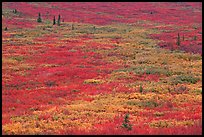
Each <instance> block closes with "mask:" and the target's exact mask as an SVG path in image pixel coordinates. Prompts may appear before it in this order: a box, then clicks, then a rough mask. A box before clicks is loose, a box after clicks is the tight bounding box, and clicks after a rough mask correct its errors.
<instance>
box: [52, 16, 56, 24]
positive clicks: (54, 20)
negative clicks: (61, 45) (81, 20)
mask: <svg viewBox="0 0 204 137" xmlns="http://www.w3.org/2000/svg"><path fill="white" fill-rule="evenodd" d="M55 24H56V22H55V16H54V19H53V25H55Z"/></svg>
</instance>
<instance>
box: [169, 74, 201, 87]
mask: <svg viewBox="0 0 204 137" xmlns="http://www.w3.org/2000/svg"><path fill="white" fill-rule="evenodd" d="M198 80H199V78H196V77H193V76H190V75H179V76H176V77H174V78H172V80H171V81H172V84H176V85H177V84H179V83H180V84H182V83H191V84H195V83H197V82H198Z"/></svg>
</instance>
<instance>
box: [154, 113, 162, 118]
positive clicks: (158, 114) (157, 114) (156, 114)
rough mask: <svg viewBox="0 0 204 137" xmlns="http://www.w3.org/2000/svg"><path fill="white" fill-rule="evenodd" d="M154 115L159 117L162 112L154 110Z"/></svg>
mask: <svg viewBox="0 0 204 137" xmlns="http://www.w3.org/2000/svg"><path fill="white" fill-rule="evenodd" d="M154 115H155V116H156V117H161V116H164V112H155V113H154Z"/></svg>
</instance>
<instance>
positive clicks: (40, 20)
mask: <svg viewBox="0 0 204 137" xmlns="http://www.w3.org/2000/svg"><path fill="white" fill-rule="evenodd" d="M37 22H42V19H41V16H40V13H39V14H38V19H37Z"/></svg>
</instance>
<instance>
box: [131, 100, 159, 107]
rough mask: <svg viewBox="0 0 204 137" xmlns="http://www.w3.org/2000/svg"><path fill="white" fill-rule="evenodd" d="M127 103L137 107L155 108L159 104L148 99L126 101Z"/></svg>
mask: <svg viewBox="0 0 204 137" xmlns="http://www.w3.org/2000/svg"><path fill="white" fill-rule="evenodd" d="M127 104H128V105H136V106H139V107H143V108H145V107H148V108H155V107H158V106H159V104H158V103H157V102H155V101H153V100H149V101H140V102H139V101H128V102H127Z"/></svg>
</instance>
